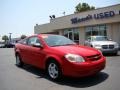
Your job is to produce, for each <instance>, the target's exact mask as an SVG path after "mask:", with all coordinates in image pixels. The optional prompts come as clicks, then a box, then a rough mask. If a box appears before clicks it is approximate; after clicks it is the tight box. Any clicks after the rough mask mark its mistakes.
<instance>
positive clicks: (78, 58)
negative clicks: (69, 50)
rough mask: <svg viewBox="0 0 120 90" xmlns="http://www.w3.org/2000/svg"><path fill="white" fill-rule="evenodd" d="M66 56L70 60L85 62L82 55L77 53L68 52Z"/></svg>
mask: <svg viewBox="0 0 120 90" xmlns="http://www.w3.org/2000/svg"><path fill="white" fill-rule="evenodd" d="M65 58H66V59H67V60H68V61H70V62H85V60H84V58H83V57H82V56H80V55H76V54H66V55H65Z"/></svg>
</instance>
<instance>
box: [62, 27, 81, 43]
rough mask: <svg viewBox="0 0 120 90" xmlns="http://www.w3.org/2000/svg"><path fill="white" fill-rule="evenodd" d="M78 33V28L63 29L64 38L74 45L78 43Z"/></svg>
mask: <svg viewBox="0 0 120 90" xmlns="http://www.w3.org/2000/svg"><path fill="white" fill-rule="evenodd" d="M79 31H80V30H79V29H78V28H72V29H65V30H64V36H66V37H67V38H69V39H71V40H73V41H74V42H76V43H79Z"/></svg>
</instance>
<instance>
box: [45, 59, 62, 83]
mask: <svg viewBox="0 0 120 90" xmlns="http://www.w3.org/2000/svg"><path fill="white" fill-rule="evenodd" d="M47 74H48V76H49V77H50V79H52V80H55V81H57V80H59V79H60V78H61V77H62V72H61V68H60V66H59V64H58V63H57V62H56V61H50V62H49V63H48V64H47Z"/></svg>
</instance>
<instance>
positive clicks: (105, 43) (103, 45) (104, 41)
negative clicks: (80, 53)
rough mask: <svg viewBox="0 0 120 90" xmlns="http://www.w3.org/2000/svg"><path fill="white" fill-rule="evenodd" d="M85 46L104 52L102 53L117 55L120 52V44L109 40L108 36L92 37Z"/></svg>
mask: <svg viewBox="0 0 120 90" xmlns="http://www.w3.org/2000/svg"><path fill="white" fill-rule="evenodd" d="M84 44H85V45H86V46H90V47H93V48H96V49H98V50H100V51H102V53H113V54H115V55H117V53H118V50H119V45H118V43H117V42H114V41H112V40H109V39H108V38H107V37H106V36H90V37H88V38H87V40H86V41H85V43H84Z"/></svg>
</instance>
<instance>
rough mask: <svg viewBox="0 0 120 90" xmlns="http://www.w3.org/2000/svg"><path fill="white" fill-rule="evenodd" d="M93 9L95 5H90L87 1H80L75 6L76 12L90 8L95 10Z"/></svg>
mask: <svg viewBox="0 0 120 90" xmlns="http://www.w3.org/2000/svg"><path fill="white" fill-rule="evenodd" d="M93 9H95V7H94V6H90V5H88V4H87V3H79V4H78V5H77V6H76V7H75V13H79V12H83V11H88V10H93Z"/></svg>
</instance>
